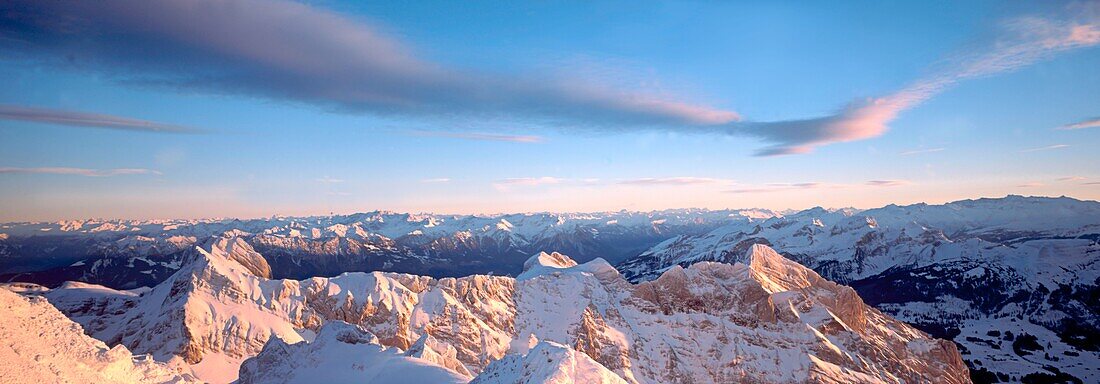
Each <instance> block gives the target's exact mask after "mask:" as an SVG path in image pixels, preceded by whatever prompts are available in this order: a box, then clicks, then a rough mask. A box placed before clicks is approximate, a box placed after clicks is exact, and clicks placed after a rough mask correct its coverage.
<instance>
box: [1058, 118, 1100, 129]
mask: <svg viewBox="0 0 1100 384" xmlns="http://www.w3.org/2000/svg"><path fill="white" fill-rule="evenodd" d="M1097 127H1100V117H1094V118H1091V119H1087V120H1081V121H1078V122H1076V123H1073V124H1066V125H1063V126H1061V127H1058V128H1056V129H1060V130H1073V129H1085V128H1097Z"/></svg>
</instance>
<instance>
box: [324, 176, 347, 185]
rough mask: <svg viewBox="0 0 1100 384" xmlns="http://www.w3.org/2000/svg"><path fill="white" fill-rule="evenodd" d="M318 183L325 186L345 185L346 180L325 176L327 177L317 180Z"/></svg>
mask: <svg viewBox="0 0 1100 384" xmlns="http://www.w3.org/2000/svg"><path fill="white" fill-rule="evenodd" d="M317 182H318V183H324V184H336V183H343V182H344V179H337V178H333V177H328V176H325V177H322V178H319V179H317Z"/></svg>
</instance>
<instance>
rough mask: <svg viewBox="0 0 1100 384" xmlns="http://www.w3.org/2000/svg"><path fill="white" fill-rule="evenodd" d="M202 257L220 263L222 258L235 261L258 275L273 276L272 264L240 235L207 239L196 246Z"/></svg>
mask: <svg viewBox="0 0 1100 384" xmlns="http://www.w3.org/2000/svg"><path fill="white" fill-rule="evenodd" d="M196 249H197V250H198V251H199V255H200V257H205V258H206V259H207V260H208V261H213V262H214V263H219V262H221V261H222V260H224V261H228V262H233V263H236V264H239V265H240V266H242V267H244V269H245V270H247V271H248V272H249V273H251V274H252V275H254V276H257V277H263V278H267V279H270V278H271V265H269V264H268V263H267V259H264V257H263V255H260V253H259V252H256V250H255V249H253V248H252V246H251V245H249V244H248V242H247V241H245V240H244V239H243V238H241V237H238V236H218V237H214V238H211V239H210V240H207V241H206V243H205V244H203V245H202V246H198V247H196Z"/></svg>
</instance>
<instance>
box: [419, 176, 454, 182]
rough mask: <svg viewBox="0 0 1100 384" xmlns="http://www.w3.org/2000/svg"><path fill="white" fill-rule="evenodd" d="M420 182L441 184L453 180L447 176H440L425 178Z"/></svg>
mask: <svg viewBox="0 0 1100 384" xmlns="http://www.w3.org/2000/svg"><path fill="white" fill-rule="evenodd" d="M420 182H421V183H425V184H440V183H449V182H451V179H449V178H446V177H439V178H434V179H423V180H420Z"/></svg>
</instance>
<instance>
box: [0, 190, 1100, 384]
mask: <svg viewBox="0 0 1100 384" xmlns="http://www.w3.org/2000/svg"><path fill="white" fill-rule="evenodd" d="M773 249H774V251H773ZM543 251H545V252H543ZM546 252H549V253H546ZM531 255H535V256H531ZM565 255H569V256H565ZM1098 255H1100V203H1097V202H1093V201H1081V200H1075V199H1071V198H1039V197H1021V196H1008V197H1005V198H998V199H977V200H963V201H957V202H952V203H947V204H942V205H928V204H916V205H908V206H897V205H890V206H886V207H882V208H876V209H868V210H859V209H851V208H847V209H823V208H812V209H808V210H803V211H790V212H775V211H768V210H759V209H754V210H723V211H708V210H669V211H660V212H648V213H637V212H610V213H596V214H552V213H544V214H514V215H496V216H454V215H450V216H447V215H410V214H397V213H388V212H373V213H364V214H354V215H344V216H322V217H307V218H281V217H276V218H270V219H254V220H235V219H219V220H155V221H125V220H82V221H64V222H52V223H7V224H2V225H0V281H6V282H8V288H9V289H12V290H16V291H19V292H22V293H23V294H24V295H25V296H28V297H31V299H32V300H39V299H40V298H42V297H44V298H45V299H46V300H48V302H49V303H51V304H53V305H55V306H56V307H57V308H58V309H60V310H61V312H63V313H64V314H66V315H68V316H69V317H70V318H71V319H72V320H73V321H76V322H77V323H79V324H80V325H82V326H83V330H84V331H85V332H86V333H87V334H88V335H90V336H92V337H94V338H96V339H98V340H102V341H103V342H105V343H107V344H108V345H119V344H121V345H123V346H125V347H126V348H128V349H129V351H133V353H138V354H151V356H152V357H153V358H154V360H156V361H159V362H165V363H167V362H170V361H176V362H177V364H176V365H175V367H177V368H178V367H179V366H181V365H185V366H186V367H187V368H188V369H190V370H191V371H190V372H184V373H186V374H191V375H194V376H195V377H198V378H201V379H203V380H208V381H214V382H220V381H229V380H230V379H232V378H233V377H238V375H239V377H240V380H241V382H279V378H285V377H292V375H303V376H300V377H313V375H315V373H314V371H309V369H314V370H317V369H321V371H323V372H332V373H333V374H337V372H339V371H340V370H341V369H342V368H341V367H346V366H347V365H348V364H350V365H351V366H356V367H361V368H363V369H364V370H369V369H370V367H371V366H378V367H381V366H390V365H394V367H395V368H389V369H386V370H383V371H385V372H390V371H392V370H394V369H398V370H405V369H408V370H417V371H420V370H421V368H420V367H421V366H422V365H424V364H425V361H427V362H430V363H431V364H429V365H432V367H434V368H431V369H435V371H434V372H435V373H430V372H428V373H424V374H427V375H434V374H439V375H442V376H432V377H439V378H442V377H444V376H445V377H450V378H451V379H453V380H454V381H456V382H466V381H471V380H472V381H474V382H517V381H521V382H523V381H527V382H562V381H563V380H564V381H565V382H568V381H569V380H570V379H572V380H581V381H592V382H619V381H617V380H624V381H626V382H643V383H644V382H677V381H681V382H723V381H734V382H737V381H746V380H750V381H751V380H756V381H757V382H776V383H779V382H806V381H817V382H829V381H827V380H826V379H828V378H831V379H834V380H835V381H836V382H899V381H901V382H920V381H921V379H919V378H926V377H930V376H929V375H930V372H935V375H938V376H940V377H943V378H944V379H943V380H944V382H967V381H969V380H971V379H972V380H974V381H975V382H1018V381H1023V382H1070V383H1073V382H1078V383H1083V382H1096V381H1098V380H1100V314H1098V313H1100V288H1097V287H1098V286H1100V268H1098V265H1097V263H1098V261H1097V259H1098V257H1097V256H1098ZM803 265H804V266H805V267H802V266H803ZM322 276H331V277H327V278H326V277H322ZM830 281H834V282H837V283H840V284H844V285H836V284H834V283H832V282H830ZM848 286H850V287H851V288H848ZM792 292H797V294H795V293H792ZM865 303H866V305H865ZM792 313H793V315H792ZM894 319H897V320H900V322H898V321H895V320H894ZM868 321H870V322H871V323H873V324H869V323H868ZM807 332H809V333H807ZM818 334H820V336H818ZM887 335H890V336H887ZM272 336H276V337H272ZM897 337H901V339H897ZM934 338H938V339H946V340H951V341H953V342H954V343H946V344H945V343H942V342H939V341H936V339H934ZM340 340H345V341H340ZM346 340H353V341H352V342H346ZM899 340H904V341H905V342H904V343H902V344H904V345H902V344H899V343H900V341H899ZM920 340H928V341H920ZM834 347H835V348H834ZM761 348H763V349H761ZM349 351H360V352H361V353H358V352H357V353H356V355H362V356H363V358H362V360H357V361H347V360H340V359H335V360H333V362H332V364H335V365H333V366H331V367H328V366H323V365H319V364H322V363H323V362H325V361H328V359H327V358H320V357H319V356H342V355H344V354H345V352H349ZM922 353H923V354H922ZM929 353H931V355H929ZM308 356H312V357H308ZM907 356H908V357H907ZM915 356H919V357H915ZM303 359H306V360H303ZM918 360H919V361H924V363H922V364H926V365H927V364H931V365H932V366H914V365H912V364H914V362H915V361H918ZM180 361H182V363H179V362H180ZM302 361H315V362H316V363H310V364H303V363H302ZM715 361H718V362H722V364H721V365H715V363H714V362H715ZM929 362H935V363H934V364H933V363H929ZM964 363H965V365H962V364H964ZM341 364H343V365H341ZM918 365H920V364H918ZM319 367H321V368H319ZM396 367H402V368H396ZM563 367H570V368H569V369H566V368H563ZM967 370H969V376H968V375H967V374H966V371H967ZM321 371H317V372H321ZM359 371H361V370H357V371H356V372H359ZM383 371H378V372H383ZM269 372H274V373H275V375H276V376H272V374H270V373H269ZM356 372H344V373H347V374H357V373H356ZM425 372H427V371H425ZM959 372H962V373H961V374H960V373H959ZM580 374H583V376H570V375H580ZM907 375H908V376H907ZM334 377H335V376H334ZM358 377H362V376H358ZM905 377H909V378H910V379H903V378H905ZM494 378H495V379H494ZM451 379H448V380H451ZM382 380H383V378H382V376H377V381H382ZM493 380H496V381H493ZM540 380H541V381H540ZM555 380H557V381H555ZM433 381H441V382H442V381H445V380H442V379H440V380H433Z"/></svg>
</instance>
